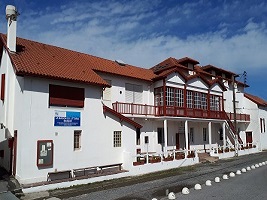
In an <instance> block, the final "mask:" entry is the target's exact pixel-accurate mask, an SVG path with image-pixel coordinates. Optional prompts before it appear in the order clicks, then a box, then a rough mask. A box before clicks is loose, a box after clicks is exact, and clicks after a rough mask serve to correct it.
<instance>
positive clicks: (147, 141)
mask: <svg viewBox="0 0 267 200" xmlns="http://www.w3.org/2000/svg"><path fill="white" fill-rule="evenodd" d="M148 143H149V138H148V136H145V144H148Z"/></svg>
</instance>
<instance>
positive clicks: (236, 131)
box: [232, 74, 239, 156]
mask: <svg viewBox="0 0 267 200" xmlns="http://www.w3.org/2000/svg"><path fill="white" fill-rule="evenodd" d="M237 77H239V75H238V74H236V75H233V76H232V84H233V109H234V128H235V130H234V131H235V156H238V129H237V122H236V100H235V82H236V80H235V78H237Z"/></svg>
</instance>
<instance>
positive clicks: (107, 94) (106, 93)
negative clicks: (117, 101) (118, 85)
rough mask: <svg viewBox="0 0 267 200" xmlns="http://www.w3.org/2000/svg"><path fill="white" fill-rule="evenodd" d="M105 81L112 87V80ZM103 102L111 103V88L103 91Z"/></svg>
mask: <svg viewBox="0 0 267 200" xmlns="http://www.w3.org/2000/svg"><path fill="white" fill-rule="evenodd" d="M105 81H106V82H107V83H108V84H110V85H111V80H106V79H105ZM103 100H105V101H111V87H110V88H109V87H106V88H105V90H104V91H103Z"/></svg>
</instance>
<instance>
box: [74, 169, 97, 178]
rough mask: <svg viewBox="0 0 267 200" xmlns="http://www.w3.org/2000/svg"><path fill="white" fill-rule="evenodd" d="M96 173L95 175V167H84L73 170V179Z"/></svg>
mask: <svg viewBox="0 0 267 200" xmlns="http://www.w3.org/2000/svg"><path fill="white" fill-rule="evenodd" d="M96 173H97V167H86V168H79V169H73V176H74V177H79V176H88V175H91V174H96Z"/></svg>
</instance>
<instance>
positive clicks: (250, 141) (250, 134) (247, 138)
mask: <svg viewBox="0 0 267 200" xmlns="http://www.w3.org/2000/svg"><path fill="white" fill-rule="evenodd" d="M246 143H247V144H248V143H249V145H248V147H249V148H252V132H246Z"/></svg>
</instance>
